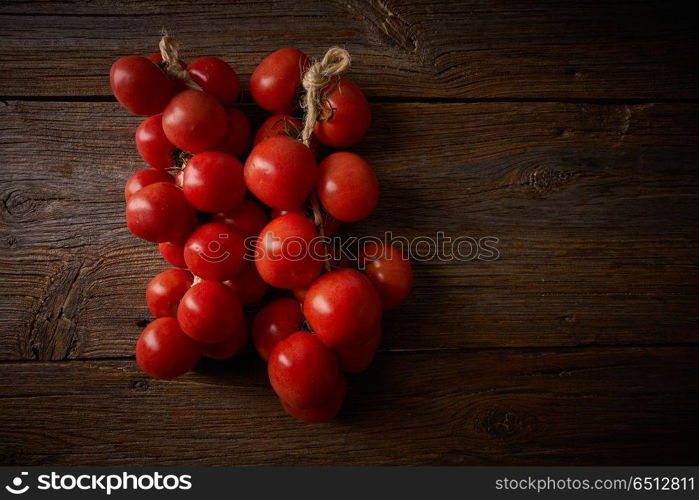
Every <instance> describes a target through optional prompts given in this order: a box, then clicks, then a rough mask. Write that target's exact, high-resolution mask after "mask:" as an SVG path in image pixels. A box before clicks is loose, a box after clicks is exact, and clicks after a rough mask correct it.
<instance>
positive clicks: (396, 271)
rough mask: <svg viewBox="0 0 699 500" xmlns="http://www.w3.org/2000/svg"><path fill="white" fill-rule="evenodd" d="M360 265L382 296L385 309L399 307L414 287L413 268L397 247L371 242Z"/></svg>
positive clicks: (364, 250)
mask: <svg viewBox="0 0 699 500" xmlns="http://www.w3.org/2000/svg"><path fill="white" fill-rule="evenodd" d="M360 264H363V265H364V266H365V268H364V274H366V275H367V277H368V278H369V279H370V280H371V282H372V283H373V284H374V287H375V288H376V290H377V291H378V292H379V295H380V296H381V302H382V304H383V308H384V309H392V308H394V307H396V306H398V305H399V304H400V303H401V302H403V301H404V300H405V298H406V297H407V296H408V294H409V293H410V290H411V289H412V287H413V266H412V265H411V264H410V260H409V259H407V258H406V257H405V256H404V255H403V252H401V250H400V249H399V248H397V247H394V246H392V245H386V244H384V243H375V242H370V243H368V244H367V245H365V246H364V248H363V249H362V252H361V255H360Z"/></svg>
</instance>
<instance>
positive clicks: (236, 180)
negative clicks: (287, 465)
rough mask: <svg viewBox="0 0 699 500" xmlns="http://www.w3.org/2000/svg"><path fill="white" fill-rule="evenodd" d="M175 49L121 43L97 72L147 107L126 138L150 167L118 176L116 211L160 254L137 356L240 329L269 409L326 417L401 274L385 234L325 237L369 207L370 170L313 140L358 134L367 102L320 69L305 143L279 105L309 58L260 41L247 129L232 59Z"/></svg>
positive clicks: (192, 355) (187, 353) (209, 346)
mask: <svg viewBox="0 0 699 500" xmlns="http://www.w3.org/2000/svg"><path fill="white" fill-rule="evenodd" d="M174 61H175V63H174V64H176V65H177V66H179V67H176V68H172V67H171V66H172V62H166V61H164V60H163V57H162V56H161V55H160V54H154V55H152V56H150V57H147V58H146V57H139V56H127V57H122V58H120V59H118V60H117V61H116V62H115V63H114V64H113V65H112V68H111V72H110V81H111V87H112V91H113V92H114V95H115V97H116V98H117V99H118V101H119V102H120V103H121V105H122V106H123V107H124V108H126V109H127V110H129V111H130V112H132V113H134V114H137V115H142V116H147V118H146V119H145V120H144V121H143V122H142V123H141V124H140V125H139V127H138V129H137V130H136V147H137V149H138V152H139V153H140V155H141V156H142V157H143V159H144V160H145V162H146V163H147V164H148V165H149V166H150V167H152V168H148V169H144V170H140V171H138V172H136V173H134V174H133V175H131V177H129V179H128V181H127V183H126V188H125V197H126V221H127V225H128V228H129V230H130V231H131V232H132V233H133V234H134V235H136V236H137V237H139V238H142V239H144V240H146V241H150V242H155V243H158V244H159V249H160V252H161V253H162V255H163V257H164V258H165V260H166V261H167V262H168V263H170V264H171V265H172V266H173V267H174V268H175V269H170V270H167V271H165V272H162V273H160V274H158V275H156V276H155V277H154V278H153V279H152V280H151V281H150V283H149V284H148V287H147V289H146V302H147V304H148V308H149V309H150V311H151V312H152V313H153V315H154V316H156V318H157V319H155V320H154V321H153V322H151V323H150V324H149V325H148V326H146V328H145V329H144V330H143V332H142V334H141V336H140V338H139V339H138V342H137V345H136V360H137V362H138V365H139V366H140V368H141V369H142V370H143V371H145V372H147V373H149V374H151V375H152V376H155V377H158V378H173V377H177V376H180V375H182V374H184V373H185V372H187V371H189V370H190V369H192V368H193V367H194V366H195V365H196V364H197V362H198V361H199V360H200V358H201V356H206V357H209V358H214V359H227V358H230V357H231V356H234V355H235V354H237V353H238V352H240V351H241V350H242V349H243V347H244V346H245V344H246V342H247V341H248V338H249V336H250V330H252V339H253V341H254V344H255V347H256V349H257V351H258V352H259V354H260V356H261V357H262V358H263V359H265V360H266V361H267V362H268V372H269V378H270V382H271V384H272V387H273V388H274V390H275V392H276V393H277V395H278V396H279V398H280V400H281V403H282V406H283V407H284V409H285V410H286V411H287V412H288V413H289V414H291V415H293V416H294V417H296V418H299V419H301V420H305V421H310V422H320V421H325V420H328V419H331V418H333V417H334V416H335V415H336V413H337V412H338V410H339V408H340V406H341V405H342V402H343V400H344V397H345V390H346V382H345V377H344V375H343V372H344V373H357V372H360V371H362V370H364V369H366V368H367V366H368V365H369V364H370V362H371V360H372V358H373V356H374V354H375V352H376V350H377V348H378V345H379V341H380V337H381V325H380V320H381V315H382V312H383V310H384V309H387V308H392V307H395V306H397V305H398V304H399V303H400V302H401V301H402V300H403V299H404V298H405V297H406V296H407V295H408V293H409V291H410V289H411V287H412V270H411V265H410V262H409V261H408V260H407V259H406V258H405V257H404V255H403V253H402V252H401V250H399V249H398V248H396V247H393V246H390V245H387V244H383V243H379V242H373V243H372V244H370V245H366V246H364V247H363V248H362V249H361V250H360V252H359V254H358V258H357V259H356V261H352V260H351V259H348V258H345V257H343V258H339V259H338V258H332V257H330V256H329V252H328V251H327V250H328V248H330V247H331V246H332V244H331V242H329V237H332V236H334V235H335V234H336V233H337V231H338V230H339V227H340V223H341V222H355V221H358V220H360V219H363V218H365V217H367V216H368V215H369V214H370V213H371V212H372V211H373V210H374V208H375V206H376V203H377V200H378V196H379V185H378V181H377V178H376V175H375V173H374V171H373V169H372V167H371V166H370V165H369V164H368V163H367V162H366V161H365V160H364V159H362V158H361V157H360V156H358V155H356V154H354V153H350V152H332V153H331V154H327V155H326V156H325V157H324V158H323V159H322V160H321V161H318V156H319V150H320V148H319V144H318V143H320V144H321V145H323V146H325V147H326V148H324V150H325V149H329V148H345V147H349V146H352V145H353V144H355V143H357V142H358V141H359V140H361V139H362V137H364V135H365V134H366V132H367V129H368V128H369V124H370V122H371V112H370V109H369V104H368V102H367V100H366V98H365V97H364V94H363V93H362V91H361V90H360V89H359V87H358V86H357V85H356V84H354V83H353V82H351V81H350V80H348V79H346V78H343V77H341V76H339V75H338V76H334V77H332V78H330V79H329V80H328V82H327V84H326V85H324V86H323V88H322V89H320V92H319V94H318V95H319V99H318V102H317V106H318V111H319V119H318V121H317V122H316V123H315V126H314V128H313V137H312V139H311V141H310V142H309V141H306V142H307V144H308V146H307V145H305V144H304V143H303V142H301V141H300V135H301V131H302V128H303V123H302V121H301V120H299V119H298V118H296V117H294V116H293V115H294V113H297V112H298V111H299V106H298V101H299V94H300V92H301V91H302V89H301V82H302V78H303V76H304V72H305V71H307V70H308V68H309V67H310V66H311V61H310V60H309V59H308V57H307V56H306V55H305V54H304V53H303V52H301V51H299V50H296V49H291V48H286V49H281V50H278V51H276V52H273V53H272V54H270V55H269V56H268V57H267V58H265V59H264V60H263V61H262V62H261V63H260V65H259V66H258V67H257V68H256V69H255V71H254V73H253V74H252V76H251V78H250V93H251V94H252V97H253V98H254V100H255V102H256V103H257V104H258V105H259V106H260V107H261V108H263V109H264V110H266V111H267V112H269V113H271V114H272V116H270V117H269V118H268V119H267V120H265V121H264V123H262V125H261V126H260V127H259V128H258V130H257V131H256V133H254V134H253V129H252V126H251V123H250V120H249V119H248V117H247V116H246V115H245V114H244V113H243V112H242V111H241V110H240V109H238V108H237V107H235V104H236V103H237V102H238V101H239V96H240V81H239V78H238V75H237V74H236V72H235V71H234V69H233V68H232V67H231V66H229V65H228V64H227V63H226V62H224V61H223V60H221V59H218V58H215V57H202V58H200V59H197V60H195V61H193V62H191V63H190V64H185V63H184V62H182V61H180V60H179V59H174ZM173 70H174V71H173ZM173 75H175V76H173ZM177 75H180V76H177ZM251 147H252V150H251V151H250V148H251ZM243 160H244V163H243ZM270 219H271V220H270ZM321 236H323V237H321ZM270 287H273V288H276V289H281V290H284V291H287V292H276V295H277V296H280V295H282V294H284V293H285V294H286V296H282V298H277V299H276V300H273V301H272V302H269V303H268V304H266V305H264V306H263V307H261V309H259V310H258V312H257V314H256V315H255V317H254V321H252V325H250V322H249V321H248V319H247V317H246V314H245V312H244V310H243V307H245V306H253V305H258V307H259V305H261V303H262V301H263V299H264V298H265V296H266V295H267V294H268V292H269V288H270ZM289 292H290V293H289Z"/></svg>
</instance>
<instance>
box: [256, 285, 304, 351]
mask: <svg viewBox="0 0 699 500" xmlns="http://www.w3.org/2000/svg"><path fill="white" fill-rule="evenodd" d="M302 324H303V313H302V312H301V305H300V304H299V303H298V302H297V301H295V300H294V299H289V298H283V299H277V300H274V301H272V302H270V303H269V304H267V305H266V306H265V307H263V308H262V309H260V312H258V313H257V315H256V316H255V319H254V320H253V322H252V340H253V342H254V343H255V348H256V349H257V352H258V353H260V357H262V359H264V360H265V361H267V360H268V359H269V354H270V353H271V352H272V350H273V349H274V347H275V346H276V345H277V344H278V343H279V341H281V340H283V339H285V338H287V337H288V336H289V335H291V334H292V333H294V332H297V331H299V329H300V328H301V325H302Z"/></svg>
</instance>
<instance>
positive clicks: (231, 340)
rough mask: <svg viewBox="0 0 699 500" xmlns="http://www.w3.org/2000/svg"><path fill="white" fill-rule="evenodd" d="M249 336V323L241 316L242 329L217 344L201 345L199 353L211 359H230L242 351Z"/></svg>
mask: <svg viewBox="0 0 699 500" xmlns="http://www.w3.org/2000/svg"><path fill="white" fill-rule="evenodd" d="M249 336H250V322H249V321H248V318H247V317H246V316H245V315H244V314H243V327H242V328H241V329H240V330H237V331H236V332H235V333H234V334H233V335H231V336H230V337H227V338H226V339H225V340H223V341H221V342H219V343H217V344H201V353H202V355H204V356H206V357H207V358H211V359H219V360H223V359H228V358H231V357H233V356H235V355H236V354H238V353H239V352H240V351H242V350H243V347H245V343H246V342H247V340H248V337H249Z"/></svg>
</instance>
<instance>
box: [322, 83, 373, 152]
mask: <svg viewBox="0 0 699 500" xmlns="http://www.w3.org/2000/svg"><path fill="white" fill-rule="evenodd" d="M321 102H323V107H322V108H321V109H322V111H321V117H322V118H324V119H321V120H319V121H318V122H316V125H315V129H314V131H315V136H316V139H318V142H320V143H321V144H325V145H326V146H330V147H333V148H347V147H350V146H352V145H354V144H356V143H358V142H359V141H360V140H362V138H363V137H364V136H365V135H366V133H367V130H369V125H371V109H370V108H369V103H368V102H367V100H366V97H364V94H363V93H362V91H361V90H360V88H359V87H358V86H357V85H356V84H355V83H354V82H352V81H350V80H348V79H347V78H340V79H339V80H338V79H334V80H332V81H331V82H330V83H329V84H328V85H327V86H326V87H325V88H324V89H323V90H322V91H321Z"/></svg>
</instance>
